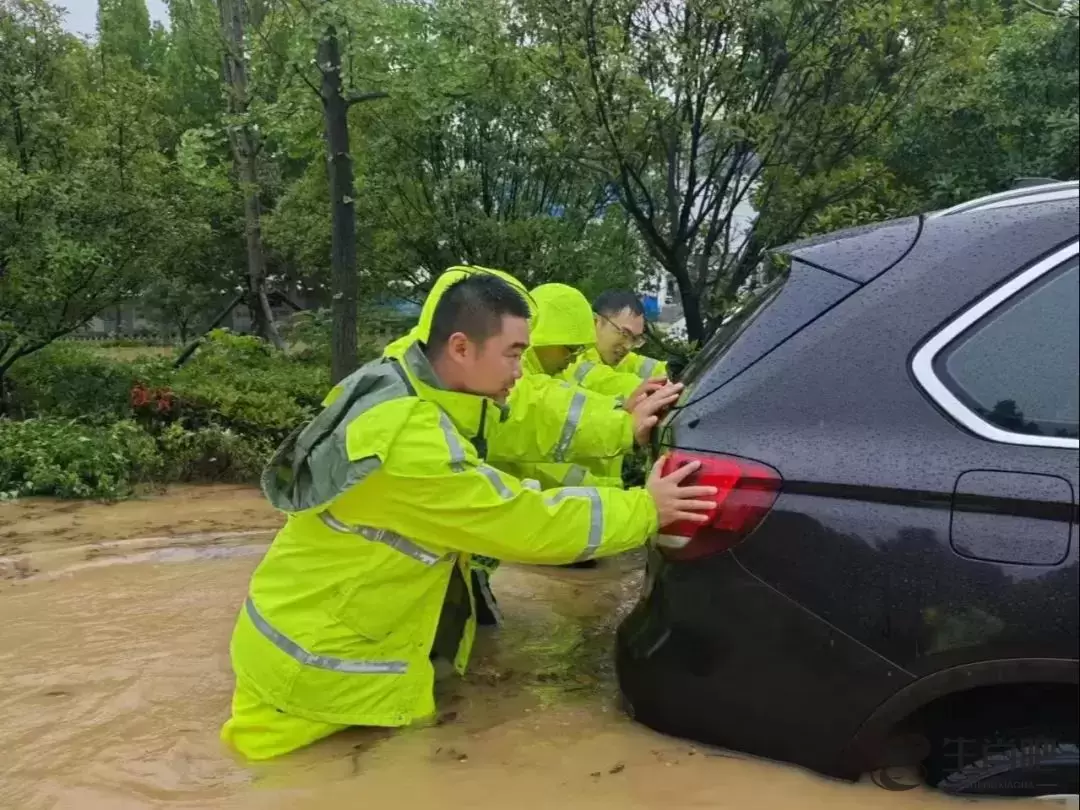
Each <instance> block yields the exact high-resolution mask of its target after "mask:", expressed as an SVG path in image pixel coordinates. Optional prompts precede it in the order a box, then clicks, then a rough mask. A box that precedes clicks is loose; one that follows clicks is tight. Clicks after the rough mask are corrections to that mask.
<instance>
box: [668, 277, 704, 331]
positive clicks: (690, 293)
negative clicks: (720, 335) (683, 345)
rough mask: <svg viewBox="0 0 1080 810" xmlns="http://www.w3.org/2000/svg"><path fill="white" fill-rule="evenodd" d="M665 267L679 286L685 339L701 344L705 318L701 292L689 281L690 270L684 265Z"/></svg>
mask: <svg viewBox="0 0 1080 810" xmlns="http://www.w3.org/2000/svg"><path fill="white" fill-rule="evenodd" d="M665 269H666V270H667V271H668V273H670V274H671V277H672V278H674V279H675V285H676V286H677V287H678V288H679V298H680V299H682V306H683V320H684V321H685V323H686V339H687V340H689V341H690V342H691V343H694V342H696V343H697V344H698V345H699V346H701V345H703V344H704V342H705V320H704V318H703V317H702V314H701V293H700V292H699V291H698V290H697V289H696V288H695V287H694V285H693V283H692V282H691V281H690V271H689V269H688V268H687V267H686V266H685V265H684V266H683V267H681V268H679V269H678V270H674V269H672V268H671V267H666V268H665Z"/></svg>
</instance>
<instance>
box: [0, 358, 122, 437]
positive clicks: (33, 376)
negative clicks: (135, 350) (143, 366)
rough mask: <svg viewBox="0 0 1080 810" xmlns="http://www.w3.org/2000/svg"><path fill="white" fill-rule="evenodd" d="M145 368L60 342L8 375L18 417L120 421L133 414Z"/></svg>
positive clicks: (11, 403) (10, 399)
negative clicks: (133, 399) (134, 395)
mask: <svg viewBox="0 0 1080 810" xmlns="http://www.w3.org/2000/svg"><path fill="white" fill-rule="evenodd" d="M139 373H140V370H139V368H138V367H137V366H136V365H134V364H131V363H122V362H119V361H117V360H113V359H110V358H108V357H103V356H102V355H99V354H96V353H94V352H93V351H91V350H90V349H88V348H86V347H84V346H78V345H75V344H71V343H55V344H53V345H52V346H49V347H47V348H45V349H42V350H41V351H40V352H37V353H36V354H32V355H30V356H29V357H27V358H25V359H23V360H20V361H19V362H17V363H15V365H13V366H12V367H11V370H10V371H9V372H8V373H7V377H6V380H7V385H8V389H9V390H8V404H9V407H10V409H11V412H12V413H13V414H14V415H15V416H22V417H27V418H29V417H35V416H58V417H65V418H68V419H81V420H84V421H90V422H99V423H103V422H115V421H116V420H118V419H126V418H128V417H130V416H131V406H130V401H129V397H130V394H131V389H132V387H133V386H134V385H135V383H136V382H137V381H138V376H139Z"/></svg>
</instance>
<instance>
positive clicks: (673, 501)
mask: <svg viewBox="0 0 1080 810" xmlns="http://www.w3.org/2000/svg"><path fill="white" fill-rule="evenodd" d="M663 466H664V458H663V457H662V456H661V457H660V458H659V459H658V460H657V462H656V463H655V464H654V465H653V468H652V472H651V473H649V480H648V482H646V484H645V488H646V489H647V490H649V494H650V495H652V498H653V502H654V503H655V504H656V512H657V516H658V518H659V523H658V525H659V526H660V527H661V528H663V527H664V526H670V525H671V524H672V523H677V522H678V521H680V520H689V521H692V522H694V523H704V522H705V521H707V520H708V519H709V516H708V514H706V513H707V512H708V511H709V510H711V509H713V508H714V507H715V506H716V502H715V501H713V500H705V499H708V498H712V497H713V496H714V495H716V487H703V486H694V485H688V484H684V483H683V482H684V481H685V480H686V479H687V478H689V477H690V476H691V475H693V474H694V473H695V472H697V470H698V468H699V467H701V462H700V461H693V462H691V463H689V464H684V465H683V466H682V467H679V469H677V470H675V471H674V472H670V473H668V474H667V475H663V473H662V472H661V471H662V469H663Z"/></svg>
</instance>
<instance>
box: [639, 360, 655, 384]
mask: <svg viewBox="0 0 1080 810" xmlns="http://www.w3.org/2000/svg"><path fill="white" fill-rule="evenodd" d="M656 365H657V363H656V361H655V360H653V359H652V358H651V357H646V358H645V362H643V363H642V364H641V373H640V374H639V375H638V376H639V377H641V379H643V380H647V379H649V378H650V377H651V376H652V373H653V369H655V368H656Z"/></svg>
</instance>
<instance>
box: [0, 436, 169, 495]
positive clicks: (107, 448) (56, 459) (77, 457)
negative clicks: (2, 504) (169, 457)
mask: <svg viewBox="0 0 1080 810" xmlns="http://www.w3.org/2000/svg"><path fill="white" fill-rule="evenodd" d="M160 464H161V457H160V454H159V453H158V448H157V442H156V441H155V440H154V437H153V436H151V435H150V434H149V433H147V432H146V431H145V430H144V429H143V428H142V427H140V426H139V425H137V424H136V423H135V422H131V421H122V422H116V423H114V424H112V425H107V426H99V425H85V424H80V423H79V422H76V421H74V420H70V419H27V420H24V421H13V420H10V419H0V498H17V497H21V496H25V495H57V496H59V497H62V498H117V497H121V496H124V495H127V494H129V493H130V492H131V490H132V487H133V486H134V485H135V484H137V483H139V482H140V481H149V480H151V479H152V478H153V477H155V475H156V473H157V471H158V470H159V469H160Z"/></svg>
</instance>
